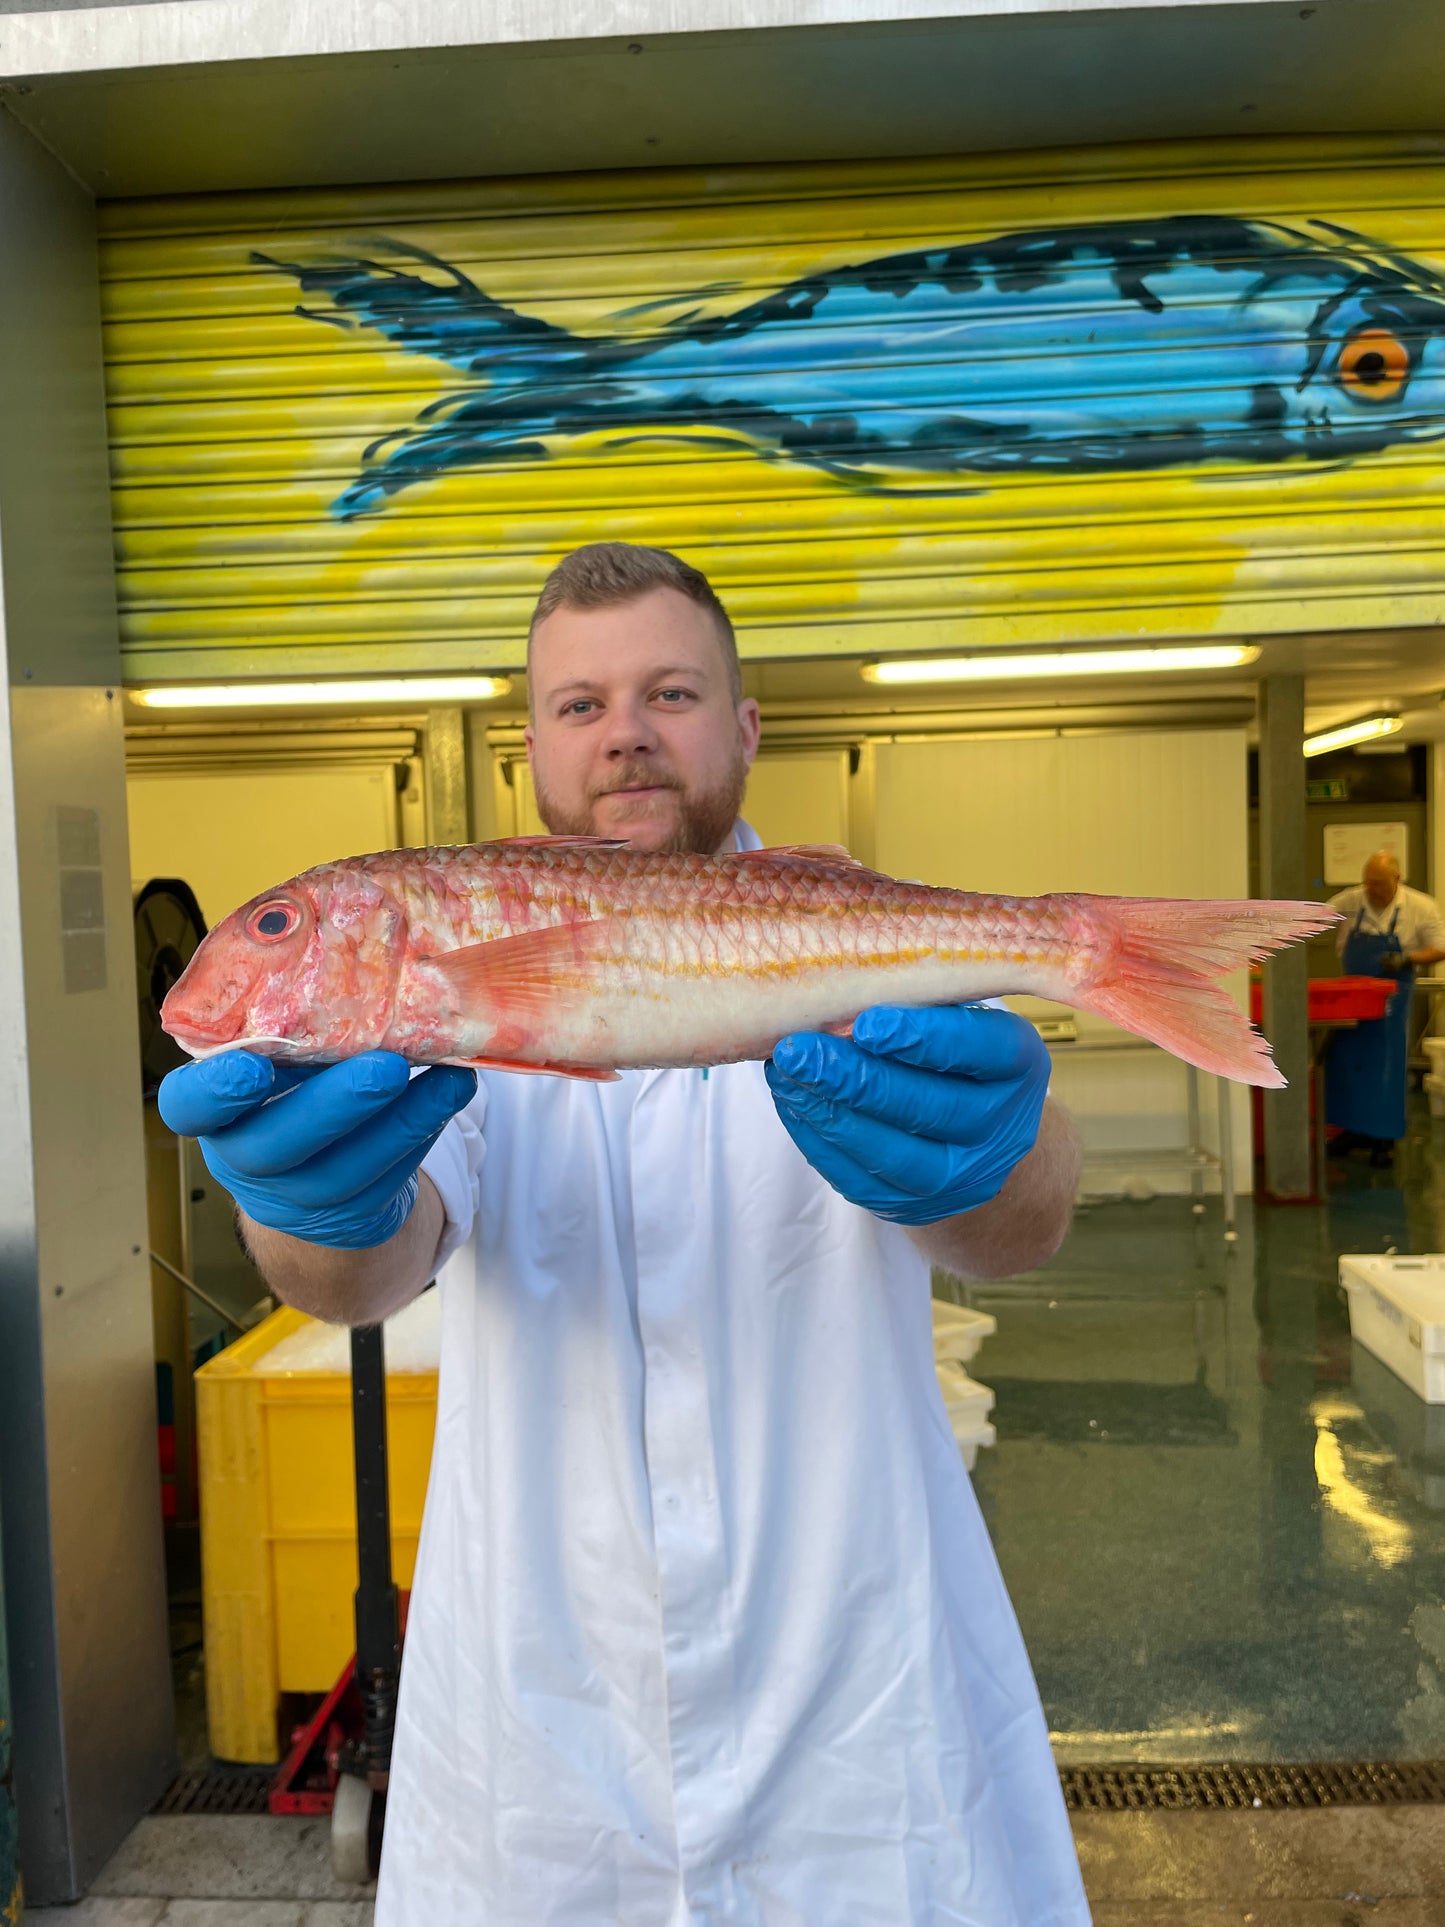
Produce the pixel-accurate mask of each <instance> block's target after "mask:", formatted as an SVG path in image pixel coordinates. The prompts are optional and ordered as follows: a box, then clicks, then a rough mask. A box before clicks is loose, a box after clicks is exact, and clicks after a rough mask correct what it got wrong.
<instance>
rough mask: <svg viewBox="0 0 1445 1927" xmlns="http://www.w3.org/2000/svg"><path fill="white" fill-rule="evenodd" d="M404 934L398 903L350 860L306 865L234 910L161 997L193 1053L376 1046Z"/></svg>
mask: <svg viewBox="0 0 1445 1927" xmlns="http://www.w3.org/2000/svg"><path fill="white" fill-rule="evenodd" d="M406 944H407V917H406V911H405V908H404V906H403V904H402V903H401V902H400V901H399V900H398V898H397V897H396V896H394V895H393V894H392V893H391V892H390V891H389V890H387V889H386V887H385V886H384V885H383V884H382V883H381V882H380V881H379V880H378V879H377V878H375V877H374V876H371V875H369V874H367V873H366V872H365V871H363V870H361V869H359V868H358V867H357V866H355V865H352V864H328V865H324V866H322V867H321V868H320V869H317V870H309V871H307V872H305V873H304V874H303V875H301V876H299V877H295V878H293V879H292V881H291V882H290V883H287V884H283V885H282V886H281V887H280V888H279V889H276V890H268V891H266V892H265V894H264V895H262V896H259V897H253V898H252V899H251V901H250V902H249V903H244V904H242V905H241V907H240V909H239V910H233V911H232V912H231V914H230V916H228V917H226V918H224V919H223V920H222V921H221V922H220V923H218V924H217V925H216V927H215V928H214V929H213V930H212V931H211V932H210V934H209V935H208V936H207V937H206V938H205V940H204V942H203V943H202V944H201V945H200V947H199V948H198V949H197V951H196V954H195V955H194V956H193V957H192V959H191V961H190V963H189V964H188V965H187V967H186V969H185V972H184V974H183V975H182V976H181V977H180V978H179V980H178V981H177V982H176V984H175V986H174V987H173V989H172V990H171V992H170V994H169V996H168V997H167V998H166V1000H165V1003H164V1004H163V1005H162V1006H161V1024H162V1027H163V1028H164V1029H165V1030H166V1031H167V1032H168V1033H169V1035H170V1036H172V1037H173V1038H174V1039H175V1040H176V1042H177V1043H178V1044H179V1045H180V1046H181V1048H182V1049H183V1050H186V1051H189V1052H190V1054H191V1056H192V1057H209V1056H212V1055H214V1054H215V1053H216V1052H217V1051H222V1050H252V1051H255V1052H257V1053H258V1054H259V1055H261V1056H263V1057H270V1058H274V1059H275V1060H276V1061H277V1062H279V1063H298V1064H303V1063H304V1064H326V1063H334V1062H336V1061H337V1060H338V1059H340V1058H342V1057H350V1056H354V1055H355V1054H356V1053H357V1052H359V1051H364V1050H375V1049H377V1048H379V1047H380V1046H381V1043H382V1039H383V1038H384V1037H385V1036H386V1034H387V1031H388V1029H389V1027H390V1024H391V1014H392V1009H393V1006H394V1004H395V1001H396V990H397V984H398V981H399V979H400V974H401V968H402V963H403V960H404V957H405V953H406Z"/></svg>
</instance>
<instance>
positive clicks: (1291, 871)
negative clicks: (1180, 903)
mask: <svg viewBox="0 0 1445 1927" xmlns="http://www.w3.org/2000/svg"><path fill="white" fill-rule="evenodd" d="M1304 720H1305V686H1304V677H1303V676H1265V677H1263V678H1262V679H1261V681H1260V685H1259V883H1260V890H1261V893H1262V894H1263V895H1264V896H1266V897H1303V896H1305V895H1306V894H1307V893H1308V892H1307V884H1308V874H1307V872H1308V863H1307V859H1306V847H1305V761H1304ZM1308 984H1309V965H1308V958H1307V954H1306V950H1305V946H1304V945H1303V944H1302V943H1301V944H1292V945H1291V946H1290V948H1289V949H1288V950H1285V951H1282V952H1281V953H1280V954H1279V955H1278V956H1276V957H1272V958H1270V960H1269V961H1268V962H1267V963H1266V964H1265V966H1264V1032H1265V1035H1266V1037H1268V1039H1269V1041H1270V1043H1271V1044H1272V1045H1273V1047H1274V1057H1275V1062H1276V1063H1277V1064H1278V1065H1279V1067H1280V1069H1281V1070H1282V1071H1283V1072H1284V1074H1285V1076H1286V1078H1287V1079H1288V1080H1289V1082H1288V1085H1287V1087H1286V1088H1285V1089H1284V1090H1282V1091H1266V1092H1265V1094H1264V1187H1265V1190H1266V1191H1268V1192H1269V1193H1270V1194H1271V1195H1272V1196H1274V1197H1276V1198H1307V1197H1309V1196H1310V1195H1311V1193H1312V1191H1313V1188H1314V1187H1313V1180H1312V1174H1311V1169H1310V1164H1311V1159H1310V1074H1309V989H1308Z"/></svg>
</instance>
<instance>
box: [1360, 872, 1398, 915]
mask: <svg viewBox="0 0 1445 1927" xmlns="http://www.w3.org/2000/svg"><path fill="white" fill-rule="evenodd" d="M1364 883H1365V895H1366V896H1367V897H1368V898H1369V900H1370V903H1371V905H1372V906H1373V908H1375V909H1376V910H1383V909H1385V908H1386V907H1387V905H1389V904H1390V903H1391V902H1392V901H1393V900H1394V896H1395V891H1396V890H1397V889H1398V888H1399V884H1400V872H1399V871H1398V870H1397V869H1396V868H1395V866H1394V864H1393V863H1376V862H1375V861H1374V860H1373V859H1371V861H1370V862H1369V863H1367V864H1366V865H1365V871H1364Z"/></svg>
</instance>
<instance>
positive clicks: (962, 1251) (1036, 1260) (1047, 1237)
mask: <svg viewBox="0 0 1445 1927" xmlns="http://www.w3.org/2000/svg"><path fill="white" fill-rule="evenodd" d="M1082 1163H1083V1147H1082V1145H1081V1144H1080V1142H1079V1133H1078V1130H1077V1128H1076V1126H1075V1124H1074V1120H1073V1119H1072V1118H1071V1117H1070V1116H1069V1114H1068V1112H1067V1111H1066V1110H1065V1109H1064V1107H1063V1106H1062V1104H1056V1103H1055V1102H1054V1100H1053V1099H1052V1098H1050V1099H1049V1100H1048V1102H1047V1103H1046V1104H1045V1105H1044V1109H1043V1115H1042V1116H1041V1118H1040V1119H1039V1134H1038V1137H1037V1139H1036V1140H1035V1143H1034V1148H1033V1149H1032V1150H1031V1151H1030V1152H1029V1153H1028V1155H1027V1156H1026V1157H1024V1158H1021V1159H1020V1161H1019V1162H1018V1163H1017V1164H1016V1165H1015V1166H1014V1168H1013V1170H1012V1171H1011V1172H1010V1173H1009V1175H1008V1179H1007V1181H1006V1182H1005V1184H1004V1187H1003V1189H1002V1191H1000V1192H999V1194H998V1196H997V1197H996V1198H990V1199H989V1200H988V1202H987V1203H986V1204H979V1205H975V1206H974V1208H973V1209H972V1211H964V1212H962V1213H960V1215H959V1216H958V1217H956V1218H940V1219H939V1220H938V1221H937V1223H935V1224H923V1225H914V1226H911V1227H910V1228H909V1232H908V1235H909V1237H910V1238H912V1240H913V1242H914V1244H916V1245H917V1246H918V1249H919V1250H920V1251H921V1252H922V1253H923V1255H924V1257H925V1258H927V1259H928V1261H929V1263H930V1264H935V1265H940V1266H941V1267H942V1268H943V1269H944V1270H945V1271H952V1272H954V1273H956V1274H957V1275H958V1276H959V1277H960V1278H1009V1277H1012V1276H1013V1275H1014V1274H1015V1273H1017V1272H1020V1271H1032V1270H1033V1269H1034V1268H1035V1267H1036V1266H1038V1265H1042V1264H1046V1263H1047V1262H1048V1260H1049V1259H1050V1258H1052V1257H1053V1255H1054V1253H1055V1252H1056V1251H1057V1250H1058V1248H1059V1246H1060V1245H1061V1244H1062V1243H1063V1242H1064V1239H1065V1237H1066V1236H1067V1235H1068V1230H1069V1224H1070V1221H1071V1219H1072V1217H1073V1214H1074V1197H1075V1194H1076V1192H1077V1190H1078V1184H1079V1170H1080V1167H1081V1165H1082Z"/></svg>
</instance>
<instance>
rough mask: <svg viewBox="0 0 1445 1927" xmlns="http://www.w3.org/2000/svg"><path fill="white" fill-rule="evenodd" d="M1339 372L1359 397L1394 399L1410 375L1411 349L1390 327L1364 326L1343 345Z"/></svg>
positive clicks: (1348, 389)
mask: <svg viewBox="0 0 1445 1927" xmlns="http://www.w3.org/2000/svg"><path fill="white" fill-rule="evenodd" d="M1337 373H1338V375H1339V381H1340V386H1341V387H1342V388H1343V389H1344V390H1345V392H1346V393H1347V394H1349V395H1353V396H1354V397H1355V399H1356V400H1357V401H1393V400H1394V399H1395V397H1396V396H1397V395H1398V394H1399V393H1400V391H1401V389H1402V388H1403V387H1404V386H1405V383H1406V382H1407V381H1408V380H1409V379H1410V350H1409V349H1408V348H1407V347H1406V346H1405V344H1404V342H1403V341H1401V339H1400V337H1399V336H1398V335H1395V334H1391V333H1390V330H1389V329H1388V328H1361V330H1360V332H1359V333H1358V334H1355V335H1351V336H1350V338H1349V340H1348V341H1347V342H1346V343H1345V345H1344V347H1343V348H1341V350H1340V361H1339V368H1338V370H1337Z"/></svg>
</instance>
